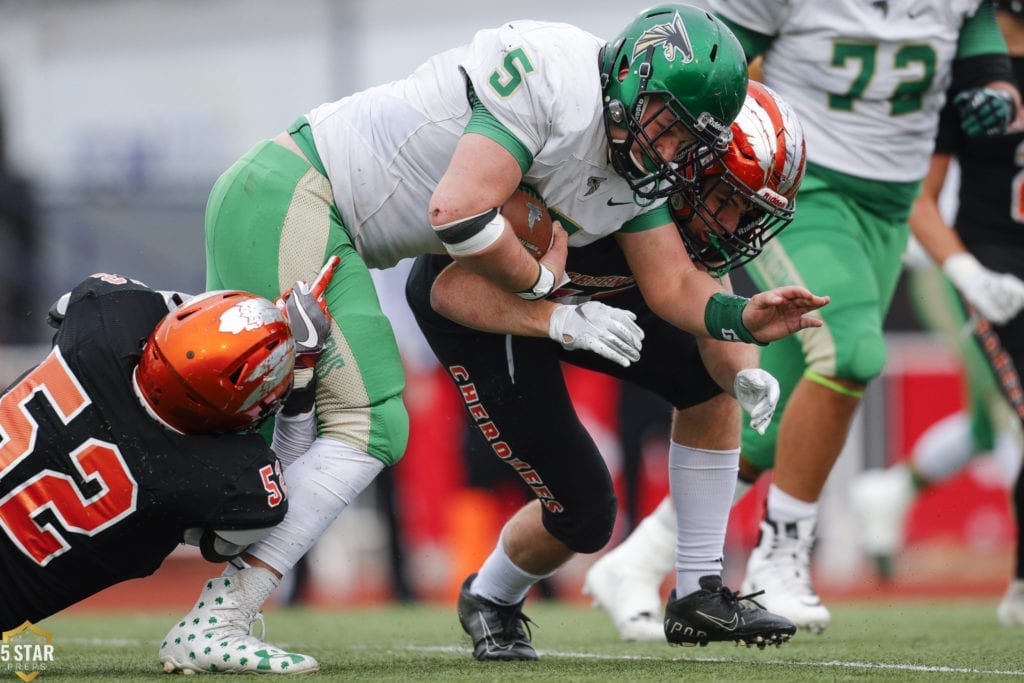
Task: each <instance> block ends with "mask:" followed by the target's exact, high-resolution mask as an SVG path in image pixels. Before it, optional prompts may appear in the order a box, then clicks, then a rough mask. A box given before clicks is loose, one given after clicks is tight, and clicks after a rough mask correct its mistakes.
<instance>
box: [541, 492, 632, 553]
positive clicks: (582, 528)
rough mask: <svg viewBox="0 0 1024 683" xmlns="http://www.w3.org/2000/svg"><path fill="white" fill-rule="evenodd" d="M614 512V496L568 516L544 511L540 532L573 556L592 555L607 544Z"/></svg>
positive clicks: (615, 507)
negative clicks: (554, 539) (546, 532)
mask: <svg viewBox="0 0 1024 683" xmlns="http://www.w3.org/2000/svg"><path fill="white" fill-rule="evenodd" d="M618 509H619V501H618V499H617V498H616V497H615V494H614V493H613V494H611V495H610V496H609V497H606V498H605V499H604V501H603V502H600V501H599V502H595V503H590V504H587V505H584V506H581V507H579V508H577V509H576V510H574V514H572V515H569V514H567V513H565V512H562V513H558V514H554V513H552V512H550V511H549V510H548V509H547V508H545V509H544V513H543V519H544V528H545V529H547V530H548V533H550V534H551V535H552V536H554V537H555V538H557V539H558V540H559V541H561V542H562V543H564V544H566V545H567V546H569V549H570V550H572V551H573V552H575V553H596V552H597V551H598V550H600V549H601V548H603V547H605V545H607V544H608V541H610V540H611V538H612V531H613V530H614V528H615V515H616V514H617V512H618Z"/></svg>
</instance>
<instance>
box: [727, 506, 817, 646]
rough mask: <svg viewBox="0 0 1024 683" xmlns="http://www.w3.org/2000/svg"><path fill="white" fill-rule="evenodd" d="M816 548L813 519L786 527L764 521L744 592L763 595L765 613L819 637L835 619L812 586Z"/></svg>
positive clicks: (770, 521)
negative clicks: (768, 612) (812, 556)
mask: <svg viewBox="0 0 1024 683" xmlns="http://www.w3.org/2000/svg"><path fill="white" fill-rule="evenodd" d="M813 545H814V518H813V517H809V518H807V519H802V520H799V521H797V522H790V523H787V524H776V523H775V522H773V521H772V520H770V519H767V518H766V519H764V520H762V521H761V534H760V537H759V538H758V542H757V546H756V547H755V548H754V549H753V550H752V551H751V553H750V559H749V560H748V561H747V575H746V577H745V578H744V579H743V583H742V585H741V591H742V592H743V593H746V594H748V595H749V594H753V593H759V594H760V593H762V592H763V594H764V596H763V597H762V598H761V600H760V601H761V603H763V604H764V607H765V609H767V610H769V611H770V612H774V613H775V614H779V615H781V616H784V617H786V618H787V619H789V620H790V621H792V622H793V623H794V624H796V626H797V627H798V628H804V629H807V630H808V631H810V632H811V633H815V634H818V633H823V632H824V631H825V629H826V628H828V624H829V621H831V618H832V617H831V615H830V614H829V611H828V608H826V607H825V605H823V604H821V598H819V597H818V594H817V593H815V592H814V586H813V585H812V584H811V548H812V547H813Z"/></svg>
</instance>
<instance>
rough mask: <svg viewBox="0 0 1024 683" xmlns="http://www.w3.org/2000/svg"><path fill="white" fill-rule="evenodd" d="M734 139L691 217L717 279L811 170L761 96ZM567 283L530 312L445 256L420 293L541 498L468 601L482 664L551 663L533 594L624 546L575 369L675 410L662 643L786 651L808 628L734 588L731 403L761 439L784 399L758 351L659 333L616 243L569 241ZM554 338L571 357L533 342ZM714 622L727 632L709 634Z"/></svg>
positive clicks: (422, 268) (790, 119) (689, 242)
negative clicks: (594, 556) (572, 566)
mask: <svg viewBox="0 0 1024 683" xmlns="http://www.w3.org/2000/svg"><path fill="white" fill-rule="evenodd" d="M732 129H733V142H732V143H731V144H730V147H729V151H728V152H726V155H725V157H723V162H722V163H723V164H724V166H716V167H715V168H714V169H713V171H714V173H710V172H709V175H706V176H705V178H704V180H703V181H702V191H701V193H700V195H699V196H696V197H687V201H685V202H683V203H682V204H681V205H677V209H679V211H680V213H681V214H682V219H681V220H680V223H679V224H680V232H681V235H682V237H683V241H684V242H685V243H686V246H687V249H688V251H689V252H690V255H691V258H693V259H694V261H695V262H699V263H702V264H703V265H704V266H705V267H706V268H707V269H708V271H709V272H711V273H714V274H716V275H719V276H722V275H724V274H725V273H726V272H727V271H728V269H729V268H730V267H732V266H735V265H737V264H739V263H744V262H746V261H747V260H749V259H750V258H753V257H754V256H756V255H757V254H758V253H759V252H760V249H761V246H762V245H763V244H764V242H765V241H767V240H768V239H770V238H771V237H772V236H773V235H774V234H776V233H777V232H778V230H779V229H781V228H782V227H783V226H785V225H786V224H787V223H788V220H789V218H790V217H791V216H792V211H793V208H794V206H793V203H792V200H793V197H794V195H795V194H796V190H797V188H798V186H799V185H800V181H801V178H802V175H803V168H804V161H803V160H804V144H803V135H802V131H801V129H800V125H799V121H797V120H796V117H795V114H793V113H792V110H791V109H790V108H789V106H788V105H786V103H784V102H783V101H782V100H781V99H778V98H777V97H776V96H775V94H774V93H772V92H771V91H769V90H768V89H767V88H765V87H763V86H761V85H760V84H756V83H752V84H751V88H750V90H749V91H748V96H747V100H746V103H745V104H744V108H743V110H742V111H741V112H740V115H739V116H738V117H737V119H736V122H735V123H734V124H733V127H732ZM664 210H665V211H668V210H669V208H668V206H667V205H666V206H665V207H664ZM566 273H567V274H569V276H570V278H571V281H570V282H568V283H567V284H565V285H564V286H563V287H561V288H560V289H559V290H558V291H556V292H555V294H554V295H553V296H554V297H560V298H559V299H557V300H556V301H557V302H558V303H556V302H552V301H546V302H539V303H538V302H519V301H518V300H516V298H515V297H503V296H502V295H501V293H500V292H498V291H497V290H495V289H493V288H491V287H489V286H487V285H486V284H485V283H481V282H480V281H479V280H478V279H476V278H474V276H471V275H469V274H468V273H467V271H465V270H463V269H461V268H458V267H451V268H449V267H447V263H446V261H445V259H444V257H429V256H425V257H420V258H418V259H417V261H416V263H415V265H414V266H413V270H412V272H411V273H410V278H409V281H408V283H407V287H406V294H407V298H408V299H409V303H410V306H411V307H412V309H413V312H414V314H415V315H416V318H417V321H418V323H419V325H420V328H421V329H422V330H423V332H424V334H425V336H426V338H427V341H428V342H429V343H430V345H431V347H432V348H433V349H434V352H435V354H436V355H437V357H438V358H439V359H440V361H441V363H442V365H444V366H445V367H446V369H447V370H448V372H449V374H450V375H451V377H452V379H453V380H454V381H455V383H456V384H457V385H458V387H459V389H460V393H461V395H462V396H463V398H464V400H465V402H466V406H467V409H468V411H469V414H470V418H471V419H472V420H473V422H474V423H475V424H476V426H477V427H478V428H479V429H480V431H481V433H482V434H483V436H484V438H485V439H486V440H487V444H488V446H489V448H490V449H491V450H492V451H493V452H494V454H495V455H497V456H498V457H499V458H501V459H502V460H503V461H505V462H506V463H508V464H509V465H511V466H512V467H513V468H514V469H515V470H516V471H517V473H518V474H519V475H520V477H521V478H522V479H523V480H524V481H525V482H526V483H527V484H528V485H529V487H530V490H531V491H532V493H533V494H534V495H535V497H536V498H537V500H535V501H533V502H531V503H530V504H528V505H527V506H525V507H524V508H522V509H521V510H520V511H519V512H518V513H516V515H515V516H514V517H513V518H512V519H511V520H510V521H509V522H508V523H507V524H506V525H505V527H504V529H503V531H502V538H501V540H499V542H498V544H497V546H496V547H495V549H494V551H493V552H492V554H491V556H490V557H489V558H488V559H487V560H486V561H485V562H484V564H483V566H482V567H481V568H480V570H479V572H478V573H476V574H472V575H471V576H469V577H468V578H467V579H466V581H465V583H464V585H463V589H462V593H461V596H460V598H459V606H458V612H459V618H460V621H461V622H462V625H463V628H464V629H465V630H466V631H467V633H469V634H470V636H471V638H472V639H473V641H474V656H475V657H476V658H477V659H482V660H497V659H536V658H537V653H536V651H535V650H534V649H533V646H532V644H531V642H530V637H529V636H528V635H527V633H526V629H525V628H524V623H525V622H526V621H527V619H526V617H525V615H523V613H522V604H523V600H524V598H525V595H526V593H527V591H528V590H529V588H530V586H531V585H533V583H534V582H536V581H537V580H539V579H541V578H543V577H545V576H549V575H550V574H552V573H553V572H554V571H555V570H556V569H557V568H558V566H560V565H561V564H562V563H564V562H565V561H567V560H568V559H569V558H570V557H571V556H572V555H573V553H576V552H584V553H592V552H596V551H597V550H599V549H601V548H602V547H603V546H604V545H605V544H606V543H607V542H608V540H609V538H610V536H611V533H612V528H613V524H614V521H615V512H616V500H615V494H614V491H613V489H612V485H611V479H610V476H609V474H608V469H607V467H606V465H605V463H604V460H603V459H602V457H601V454H600V453H599V452H598V450H597V447H596V445H595V444H594V442H593V440H592V439H591V438H590V436H589V435H588V434H587V432H586V430H585V428H584V427H583V425H582V423H581V422H580V420H579V418H578V417H577V415H576V413H575V411H574V409H573V406H572V403H571V401H570V398H569V395H568V392H567V390H566V387H565V383H564V380H563V378H562V374H561V371H560V363H561V362H563V361H564V362H568V363H572V364H574V365H580V366H583V367H587V368H590V369H593V370H597V371H600V372H603V373H606V374H610V375H613V376H615V377H618V378H620V379H623V380H626V381H630V382H633V383H636V384H638V385H640V386H643V387H645V388H647V389H649V390H651V391H653V392H655V393H657V394H658V395H660V396H662V397H663V398H665V399H667V400H668V401H669V402H670V403H671V404H672V405H673V406H674V407H675V408H676V410H675V412H674V420H673V433H672V436H673V443H672V445H671V448H670V455H669V459H670V470H672V471H671V474H670V478H671V482H672V489H673V499H674V501H675V503H676V515H677V517H678V520H679V532H678V540H679V543H678V545H677V544H676V543H675V540H676V537H675V534H672V542H671V544H670V552H671V550H672V548H675V549H676V551H677V552H678V558H679V562H678V563H677V573H676V587H677V590H678V596H679V599H678V600H677V599H675V597H674V596H673V598H672V599H670V602H669V606H668V609H667V611H666V619H665V621H664V622H663V621H662V619H661V618H660V616H659V614H658V613H660V611H661V605H660V598H659V596H658V595H657V591H656V590H655V591H654V605H653V606H652V607H651V610H653V613H652V614H648V615H647V617H648V619H649V621H650V624H652V627H653V628H657V629H658V630H659V632H660V633H661V634H662V635H661V637H662V638H663V639H664V638H666V637H667V638H668V640H669V641H670V642H672V643H677V644H679V643H685V644H697V643H700V644H705V643H707V642H708V641H714V640H736V641H740V642H746V643H747V644H757V645H758V646H760V647H764V646H765V645H766V644H768V643H773V644H779V643H781V642H784V641H785V640H787V639H788V638H789V636H790V635H791V634H792V633H793V632H795V630H796V629H795V626H794V625H793V624H792V623H790V622H789V621H788V620H786V619H783V618H779V617H777V616H776V615H773V614H771V613H768V612H766V611H764V610H759V609H755V608H754V607H753V606H752V605H751V604H750V603H747V602H742V601H741V600H740V599H739V597H738V596H737V595H736V594H735V593H734V592H733V591H730V590H729V589H728V588H726V587H725V586H723V585H722V582H721V576H720V574H721V569H722V546H723V545H724V537H725V528H726V524H727V521H728V515H729V508H730V505H731V503H732V491H733V489H734V488H735V485H736V468H737V463H738V460H739V438H740V429H739V425H740V407H739V405H738V404H737V401H735V400H734V399H733V397H732V396H730V395H729V394H733V395H735V396H737V397H738V398H739V399H740V401H742V402H743V406H744V408H746V409H747V410H748V412H750V413H751V419H752V420H753V421H754V422H756V423H757V425H758V426H760V427H763V426H765V425H766V424H767V421H768V420H770V418H771V413H772V411H773V410H774V401H775V399H776V398H777V397H778V385H777V384H776V383H775V382H774V378H772V377H771V376H770V375H767V373H764V372H763V371H761V370H759V369H758V368H757V367H756V366H757V354H756V350H755V347H754V346H752V345H745V344H732V343H728V342H724V341H716V340H710V339H707V340H703V339H697V338H696V337H694V336H693V335H691V334H689V333H687V332H685V331H683V330H682V329H680V328H678V327H675V326H673V325H672V324H670V323H669V322H667V321H665V320H663V319H661V318H659V317H658V316H657V315H656V314H655V313H654V312H653V311H652V310H651V307H649V306H648V305H647V303H646V300H645V295H646V296H649V295H650V292H649V291H648V288H649V287H650V286H652V284H653V283H651V282H649V281H645V280H644V279H643V278H642V277H639V276H637V277H634V276H635V275H636V274H635V273H634V272H633V271H632V269H631V268H630V267H629V264H628V263H627V261H626V259H625V257H624V255H623V252H622V251H621V250H620V249H619V247H618V244H617V242H616V241H615V240H612V239H604V240H599V241H597V242H594V243H591V244H587V245H581V246H571V242H570V248H569V256H568V261H567V262H566ZM641 275H642V274H641ZM431 286H433V291H432V290H431ZM427 292H430V294H429V298H428V295H427ZM595 298H598V299H600V302H599V301H594V299H595ZM580 302H582V303H580ZM601 302H607V303H608V304H613V305H614V308H613V307H611V306H606V305H604V304H603V303H601ZM432 307H433V309H436V310H433V309H432ZM804 312H806V311H804ZM444 316H447V317H444ZM448 318H450V319H448ZM453 321H458V322H453ZM459 323H461V324H459ZM708 324H711V323H708ZM464 325H465V326H464ZM471 328H472V329H471ZM790 329H791V331H792V329H795V328H790ZM478 330H480V331H478ZM506 334H507V335H510V336H506ZM544 336H547V337H550V339H552V340H554V341H556V342H558V343H557V344H552V343H551V342H550V341H548V340H547V339H537V338H531V337H544ZM588 340H589V341H588ZM641 340H642V346H643V353H642V355H641V354H640V353H639V351H640V343H641ZM573 349H586V350H590V351H594V352H595V353H594V354H589V353H581V352H579V351H578V350H576V351H574V350H573ZM567 350H568V352H567ZM723 388H725V391H728V392H729V393H725V392H724V391H723ZM665 569H666V570H667V569H668V567H666V568H665ZM662 576H663V575H662ZM698 611H699V612H704V613H707V614H710V615H712V616H711V619H712V620H704V621H700V620H699V618H698V617H696V613H697V612H698ZM695 620H697V621H695ZM719 624H720V625H719ZM737 624H742V626H740V627H738V628H737Z"/></svg>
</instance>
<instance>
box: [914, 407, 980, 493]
mask: <svg viewBox="0 0 1024 683" xmlns="http://www.w3.org/2000/svg"><path fill="white" fill-rule="evenodd" d="M974 451H975V448H974V440H973V439H972V438H971V420H970V417H968V415H967V413H963V412H960V413H954V414H953V415H950V416H949V417H946V418H943V419H941V420H939V421H938V422H936V423H935V424H934V425H932V426H931V427H929V428H928V430H927V431H925V433H924V434H922V435H921V437H920V438H919V439H918V440H917V443H915V444H914V450H913V452H912V453H911V455H910V462H911V464H912V465H913V467H914V469H915V470H916V471H917V473H918V475H919V476H920V477H921V478H922V479H924V480H925V481H927V482H929V483H938V482H940V481H943V480H945V479H948V478H949V477H951V476H952V475H953V474H955V473H956V472H958V471H959V470H960V469H961V468H962V467H963V466H964V465H965V464H967V461H968V460H970V459H971V456H973V455H974Z"/></svg>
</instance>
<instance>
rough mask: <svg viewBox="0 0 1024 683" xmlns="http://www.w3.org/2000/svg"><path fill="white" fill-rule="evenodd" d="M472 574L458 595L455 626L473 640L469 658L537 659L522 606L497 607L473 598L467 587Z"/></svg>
mask: <svg viewBox="0 0 1024 683" xmlns="http://www.w3.org/2000/svg"><path fill="white" fill-rule="evenodd" d="M475 578H476V574H470V575H469V577H468V578H467V579H466V580H465V581H464V582H463V583H462V590H461V591H460V592H459V622H461V623H462V628H463V630H464V631H465V632H466V633H468V634H469V636H470V637H471V638H472V639H473V656H474V657H475V658H476V659H479V660H480V661H508V660H516V659H537V651H536V650H534V649H533V645H531V644H530V637H531V635H532V634H531V633H530V631H529V628H530V626H529V624H530V623H532V622H531V621H530V618H529V617H527V616H526V615H525V614H523V602H525V601H520V602H518V603H516V604H515V605H499V604H497V603H495V602H491V601H490V600H487V599H486V598H481V597H480V596H477V595H473V594H472V593H470V592H469V586H470V584H472V583H473V579H475Z"/></svg>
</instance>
